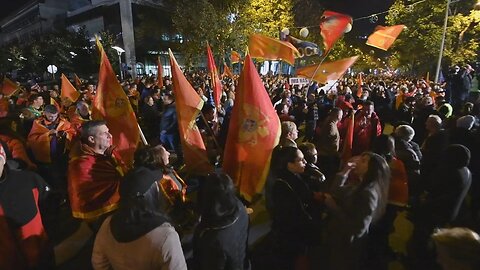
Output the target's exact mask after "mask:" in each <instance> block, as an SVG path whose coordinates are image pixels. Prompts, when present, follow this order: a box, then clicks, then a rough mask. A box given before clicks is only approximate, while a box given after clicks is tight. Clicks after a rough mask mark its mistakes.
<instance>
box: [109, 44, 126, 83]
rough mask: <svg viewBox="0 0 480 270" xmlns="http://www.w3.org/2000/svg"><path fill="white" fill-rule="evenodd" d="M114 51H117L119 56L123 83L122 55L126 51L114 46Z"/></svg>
mask: <svg viewBox="0 0 480 270" xmlns="http://www.w3.org/2000/svg"><path fill="white" fill-rule="evenodd" d="M112 49H114V50H115V51H117V54H118V68H119V69H120V79H121V80H122V81H123V71H122V53H124V52H125V50H124V49H122V48H120V47H118V46H112Z"/></svg>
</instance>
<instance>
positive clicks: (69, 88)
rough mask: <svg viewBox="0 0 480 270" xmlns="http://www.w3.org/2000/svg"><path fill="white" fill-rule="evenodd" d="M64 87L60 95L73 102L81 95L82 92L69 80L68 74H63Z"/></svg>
mask: <svg viewBox="0 0 480 270" xmlns="http://www.w3.org/2000/svg"><path fill="white" fill-rule="evenodd" d="M61 79H62V88H61V92H60V97H61V98H62V100H63V99H65V98H66V99H69V100H70V101H71V102H75V101H77V99H78V98H79V97H80V93H79V92H78V91H77V89H75V87H73V85H72V83H70V81H69V80H68V78H67V76H65V75H64V74H62V76H61Z"/></svg>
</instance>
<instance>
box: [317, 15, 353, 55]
mask: <svg viewBox="0 0 480 270" xmlns="http://www.w3.org/2000/svg"><path fill="white" fill-rule="evenodd" d="M349 25H350V26H349ZM351 25H352V17H350V16H348V15H345V14H342V13H337V12H333V11H330V10H327V11H325V12H324V13H323V15H322V19H321V21H320V34H321V35H322V38H323V45H324V46H325V53H324V55H326V54H327V52H328V51H330V49H332V47H333V45H334V44H335V42H337V40H338V39H339V38H340V37H341V36H342V35H343V34H344V33H345V32H347V31H350V29H348V28H350V27H351Z"/></svg>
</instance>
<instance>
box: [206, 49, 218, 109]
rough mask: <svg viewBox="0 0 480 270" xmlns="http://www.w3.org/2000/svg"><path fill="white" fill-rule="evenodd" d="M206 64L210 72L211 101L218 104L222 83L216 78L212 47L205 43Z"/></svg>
mask: <svg viewBox="0 0 480 270" xmlns="http://www.w3.org/2000/svg"><path fill="white" fill-rule="evenodd" d="M207 65H208V71H209V72H210V78H211V80H212V90H213V102H215V106H216V107H218V106H219V105H220V98H221V97H222V83H221V82H220V79H219V78H218V72H217V66H216V65H215V59H214V58H213V53H212V49H211V48H210V45H208V43H207Z"/></svg>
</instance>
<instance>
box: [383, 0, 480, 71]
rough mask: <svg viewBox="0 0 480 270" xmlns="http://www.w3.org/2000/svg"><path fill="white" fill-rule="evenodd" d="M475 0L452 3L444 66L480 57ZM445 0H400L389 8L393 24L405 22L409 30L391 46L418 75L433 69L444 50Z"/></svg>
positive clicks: (403, 62)
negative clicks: (417, 0)
mask: <svg viewBox="0 0 480 270" xmlns="http://www.w3.org/2000/svg"><path fill="white" fill-rule="evenodd" d="M474 2H475V0H467V1H457V2H455V3H452V4H451V5H450V16H449V18H448V27H447V34H446V39H445V50H444V54H443V59H442V63H443V65H444V66H448V65H452V64H459V63H464V62H469V61H472V60H474V58H475V57H476V56H477V51H478V46H479V33H480V32H479V30H480V29H479V21H480V16H479V11H471V9H472V8H473V5H474ZM445 7H446V1H445V0H430V1H425V2H420V3H418V4H414V5H411V4H405V1H401V0H397V1H396V2H395V3H394V4H393V6H392V7H391V8H390V10H389V14H388V15H387V22H388V23H389V24H390V25H394V24H405V25H406V26H407V29H405V30H404V31H403V32H402V34H401V35H400V36H399V38H398V39H397V41H396V42H395V44H394V46H393V47H392V48H391V49H390V50H391V52H392V54H394V55H397V56H398V57H397V59H398V64H399V65H400V66H407V67H408V68H409V69H410V70H411V71H413V72H414V73H417V74H424V73H425V72H426V71H433V70H434V68H435V65H436V59H437V58H438V53H439V49H440V42H441V39H442V32H443V23H444V16H445Z"/></svg>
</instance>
